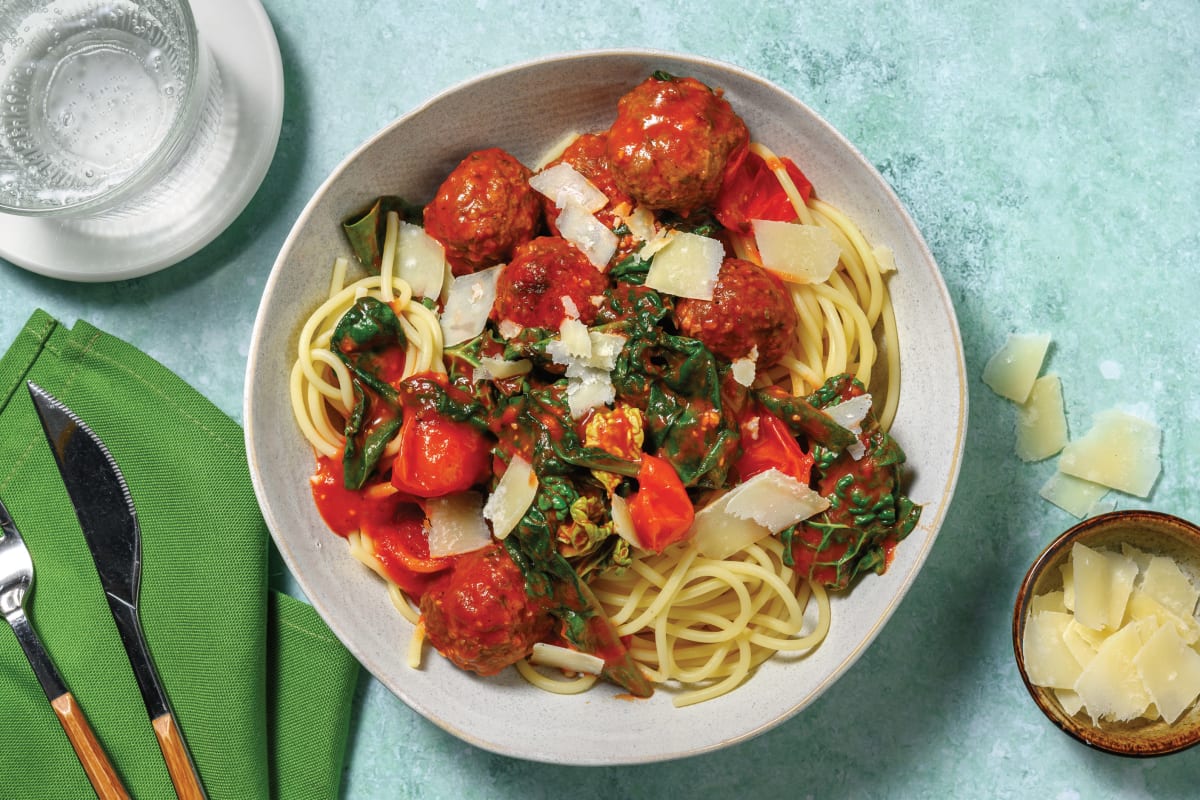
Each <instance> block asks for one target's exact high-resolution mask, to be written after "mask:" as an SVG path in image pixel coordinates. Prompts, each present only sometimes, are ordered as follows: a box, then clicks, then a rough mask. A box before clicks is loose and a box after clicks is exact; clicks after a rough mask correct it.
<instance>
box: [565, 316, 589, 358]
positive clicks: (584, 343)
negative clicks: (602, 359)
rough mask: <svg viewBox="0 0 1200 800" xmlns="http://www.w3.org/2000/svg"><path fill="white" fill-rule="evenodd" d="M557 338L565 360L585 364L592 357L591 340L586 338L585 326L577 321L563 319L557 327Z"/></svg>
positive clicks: (586, 330)
mask: <svg viewBox="0 0 1200 800" xmlns="http://www.w3.org/2000/svg"><path fill="white" fill-rule="evenodd" d="M558 336H559V338H560V339H561V340H562V346H563V353H564V356H565V357H566V358H569V359H578V360H580V361H583V362H585V363H586V361H587V359H589V358H591V357H592V340H591V337H589V336H588V328H587V325H584V324H583V323H582V322H580V321H579V320H577V319H565V320H563V323H562V325H560V326H559V327H558Z"/></svg>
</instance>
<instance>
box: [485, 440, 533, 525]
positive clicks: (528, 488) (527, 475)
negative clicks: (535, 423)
mask: <svg viewBox="0 0 1200 800" xmlns="http://www.w3.org/2000/svg"><path fill="white" fill-rule="evenodd" d="M537 490H538V477H537V474H536V473H535V472H534V471H533V467H531V466H530V465H529V462H528V461H526V460H525V459H523V458H521V457H520V456H519V455H513V457H512V461H510V462H509V463H508V469H506V470H504V474H503V475H501V476H500V480H499V481H498V482H497V483H496V488H495V489H493V490H492V493H491V495H490V496H489V497H488V500H487V503H485V504H484V506H483V518H484V519H486V520H488V521H489V522H491V523H492V534H493V535H494V536H495V537H496V538H497V539H503V538H504V537H506V536H508V534H509V533H511V532H512V529H513V528H515V527H517V523H518V522H520V521H521V518H522V517H524V516H525V512H526V511H528V510H529V506H530V505H532V504H533V498H534V497H535V496H536V495H537Z"/></svg>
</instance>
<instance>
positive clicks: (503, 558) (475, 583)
mask: <svg viewBox="0 0 1200 800" xmlns="http://www.w3.org/2000/svg"><path fill="white" fill-rule="evenodd" d="M421 617H422V619H423V620H424V622H425V635H426V636H427V637H428V638H429V641H430V642H431V643H432V644H433V646H434V647H436V648H437V650H438V652H439V653H441V654H442V655H444V656H445V657H446V658H448V659H450V660H451V661H452V662H454V664H455V665H456V666H458V667H460V668H461V669H466V670H471V671H472V672H477V673H479V674H480V675H495V674H496V673H497V672H499V671H500V670H502V669H504V668H505V667H507V666H509V665H510V664H514V663H516V662H517V661H520V660H521V659H522V658H525V657H526V656H527V655H529V653H530V652H532V650H533V646H534V645H535V644H536V643H537V642H540V641H544V640H545V639H546V638H547V637H548V636H549V635H550V634H551V632H552V631H553V628H554V618H553V617H551V616H550V614H549V612H548V611H547V610H546V609H545V608H544V606H543V604H541V603H539V602H537V601H536V600H534V599H532V598H530V597H529V595H528V594H526V592H525V576H524V575H522V574H521V568H520V567H518V566H517V565H516V564H515V563H513V560H512V558H510V557H509V555H508V551H507V550H505V549H504V546H503V545H499V544H493V545H491V546H489V547H485V548H483V549H482V550H476V551H475V552H473V553H467V554H466V555H464V556H462V557H461V558H460V559H459V560H458V562H457V563H456V564H455V566H454V571H453V573H451V575H450V579H449V581H447V582H446V583H444V584H441V585H439V586H438V587H437V588H434V589H431V590H430V591H428V592H426V593H425V595H424V596H422V597H421Z"/></svg>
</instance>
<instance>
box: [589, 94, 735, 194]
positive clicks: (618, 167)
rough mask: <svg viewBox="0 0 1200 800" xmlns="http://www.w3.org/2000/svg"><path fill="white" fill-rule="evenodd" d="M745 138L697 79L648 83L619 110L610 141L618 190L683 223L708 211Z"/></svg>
mask: <svg viewBox="0 0 1200 800" xmlns="http://www.w3.org/2000/svg"><path fill="white" fill-rule="evenodd" d="M749 142H750V132H749V131H748V130H747V129H746V123H745V122H743V121H742V118H741V117H739V116H738V115H737V114H736V113H735V112H734V110H733V108H732V107H730V105H729V103H728V102H727V101H726V100H725V99H724V98H723V97H721V95H720V94H719V93H718V92H714V91H713V90H712V89H710V88H708V87H707V86H705V85H704V84H703V83H701V82H700V81H698V80H696V79H695V78H667V79H662V78H658V77H651V78H647V79H646V80H645V81H643V82H642V83H640V84H638V85H637V86H636V87H634V88H633V89H632V90H631V91H630V92H629V93H627V94H626V95H625V96H624V97H622V98H621V99H620V101H618V103H617V118H616V120H615V121H614V122H613V125H612V128H611V129H610V130H609V133H608V160H609V164H610V165H611V168H612V173H613V178H614V180H615V181H616V184H617V186H618V187H619V188H621V189H622V190H623V191H624V192H625V193H626V194H628V195H629V196H630V197H632V198H634V199H635V200H636V201H637V202H639V203H641V204H642V205H644V206H646V207H648V208H651V209H656V210H659V209H665V210H669V211H675V212H677V213H679V214H682V215H684V216H686V215H688V214H690V213H692V212H693V211H696V210H697V209H700V208H703V207H705V206H707V205H710V204H711V203H712V201H713V200H714V199H715V198H716V196H717V192H718V191H719V190H720V188H721V181H722V179H723V178H724V175H725V168H726V165H727V164H729V163H730V159H731V158H732V159H733V160H734V164H735V165H736V163H737V162H738V161H739V160H740V159H741V158H743V157H744V156H745V153H746V150H747V147H748V145H749Z"/></svg>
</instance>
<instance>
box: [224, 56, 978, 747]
mask: <svg viewBox="0 0 1200 800" xmlns="http://www.w3.org/2000/svg"><path fill="white" fill-rule="evenodd" d="M597 57H600V58H614V59H619V58H638V59H657V58H661V59H665V60H670V61H674V62H685V63H687V64H691V65H696V66H699V67H703V68H708V69H712V70H718V71H721V72H726V73H729V74H731V75H735V76H737V77H739V78H740V79H742V80H744V81H746V82H747V83H752V84H756V85H758V86H760V87H764V88H766V89H769V90H770V91H772V92H775V93H778V94H781V95H784V96H786V97H787V98H789V100H790V102H791V103H794V104H795V105H796V106H797V107H798V108H799V109H801V110H802V111H803V113H804V114H805V115H806V116H807V117H808V118H809V122H810V123H811V124H813V125H814V127H816V128H818V129H819V130H820V131H821V133H822V134H823V135H824V136H827V137H828V138H829V139H830V140H832V141H834V142H835V143H836V145H837V146H838V147H839V148H841V149H842V151H843V152H844V153H845V154H846V155H847V156H848V157H849V158H851V159H852V160H853V162H854V163H855V164H856V165H857V166H858V167H859V168H860V169H861V170H863V172H864V174H866V175H869V176H870V178H871V180H872V182H873V184H874V185H875V186H876V187H877V189H878V190H880V191H882V192H883V193H884V194H885V195H886V197H887V198H888V201H889V202H888V206H889V207H890V208H893V209H895V210H897V211H898V213H899V221H898V222H897V226H898V227H901V228H903V229H904V230H905V231H906V235H907V236H908V237H909V239H910V240H911V242H912V244H913V246H914V247H915V248H916V250H917V251H918V252H919V253H920V256H921V259H922V260H923V261H924V262H926V263H927V264H929V265H930V266H931V267H932V269H933V273H934V276H935V278H936V283H937V291H936V293H932V294H934V295H935V296H931V297H930V300H931V302H934V303H935V304H936V305H937V306H938V308H939V313H944V314H945V317H946V318H945V320H944V322H945V323H946V324H948V325H949V328H950V329H951V330H952V332H953V336H952V339H953V341H952V347H953V352H952V353H950V354H948V355H949V358H952V360H953V362H954V369H953V377H952V378H951V380H952V381H953V382H954V385H955V387H956V390H955V391H954V393H953V395H954V396H953V400H952V402H953V404H954V406H955V408H956V411H957V413H956V415H955V418H954V419H953V420H952V422H951V428H952V436H951V438H952V441H953V448H952V453H951V454H950V455H949V457H948V458H947V463H946V467H947V472H946V474H945V475H944V476H939V477H938V479H937V483H938V491H937V493H936V495H931V502H935V503H936V508H935V509H931V510H934V511H936V514H930V515H928V516H927V517H924V518H923V519H922V524H921V527H922V528H926V527H927V528H928V534H927V536H926V537H925V538H924V540H923V541H922V542H920V543H919V544H920V547H919V549H915V550H914V551H913V556H912V560H911V564H910V565H909V566H908V568H907V569H908V572H907V574H906V577H905V579H904V583H903V586H902V587H901V588H900V589H899V590H898V591H896V592H895V593H894V594H889V595H888V599H887V602H886V603H885V604H884V605H883V607H881V609H880V612H879V616H878V618H877V619H875V620H873V621H872V622H871V624H870V626H869V630H868V631H867V632H866V634H865V636H864V637H863V638H862V640H861V641H858V642H857V643H856V644H855V646H854V647H852V648H851V649H849V650H848V651H847V652H846V653H844V655H843V656H842V657H841V658H840V660H839V661H838V663H837V664H836V665H835V668H834V669H833V670H832V671H831V672H830V673H829V674H828V675H826V676H825V677H823V678H822V680H821V682H820V683H819V684H818V685H817V686H815V687H814V688H813V689H812V691H810V692H808V693H806V694H805V695H804V696H803V697H798V698H793V699H792V700H790V701H789V703H787V704H785V705H783V706H781V707H780V708H779V709H778V710H777V712H776V713H774V714H773V715H772V716H771V719H769V720H766V721H760V722H758V723H757V724H755V725H753V726H750V727H747V728H744V729H739V730H737V731H736V732H734V733H732V734H730V735H728V736H726V737H722V738H721V739H720V740H719V741H711V742H707V743H699V744H692V745H689V746H687V747H686V748H685V749H682V750H678V749H662V750H660V751H657V752H654V753H651V754H640V755H637V756H629V755H619V756H616V757H615V758H614V757H612V756H607V757H605V758H604V759H603V760H598V759H589V758H583V759H581V758H578V757H571V758H565V757H555V756H553V755H547V754H534V753H526V752H516V751H513V750H509V749H503V748H500V749H498V747H497V744H496V743H495V742H491V741H488V740H484V739H480V738H478V737H477V736H476V735H474V734H473V733H471V732H470V731H466V730H463V729H461V728H459V727H457V726H456V725H454V724H453V723H450V722H449V721H448V720H446V719H444V718H442V717H441V716H439V715H438V714H437V713H436V712H434V711H433V710H432V709H431V708H430V707H429V706H428V705H427V704H426V703H424V702H422V701H421V700H419V699H418V697H415V696H410V695H409V693H406V692H405V691H403V690H401V689H398V688H397V687H396V686H394V685H393V684H392V683H391V682H389V681H388V680H386V679H384V678H382V677H380V671H379V668H378V665H377V664H376V663H375V662H374V660H373V659H371V658H370V657H369V655H367V654H365V653H364V652H363V651H362V650H361V648H360V647H357V646H353V645H351V644H349V643H347V646H348V648H349V649H350V651H351V652H352V653H353V654H354V655H355V658H356V659H358V660H359V661H360V662H362V663H363V666H364V667H365V668H366V670H367V671H368V672H369V673H371V674H372V675H373V676H375V677H376V678H377V679H378V680H380V682H381V683H382V684H383V685H384V686H385V687H386V688H387V689H388V690H389V692H391V693H392V694H394V695H396V696H397V697H399V699H401V700H402V701H403V702H404V703H405V704H406V705H408V706H409V707H410V708H412V709H413V710H414V711H416V712H418V713H419V714H420V715H421V716H423V717H425V718H426V720H427V721H429V722H432V723H433V724H435V725H437V726H438V727H440V728H442V729H443V730H445V731H447V732H449V733H451V734H453V735H454V736H456V737H457V738H459V739H461V740H463V741H465V742H469V743H471V744H473V745H475V746H477V747H481V748H483V749H485V750H490V751H493V752H498V753H502V754H505V755H509V756H515V757H519V758H524V759H529V760H535V761H542V762H545V763H557V764H571V765H593V764H639V763H654V762H661V761H666V760H671V759H677V758H682V757H687V756H692V755H698V754H703V753H709V752H713V751H716V750H720V749H723V748H725V747H728V746H730V745H733V744H737V743H739V742H744V741H747V740H749V739H751V738H754V737H755V736H758V735H760V734H762V733H764V732H765V731H767V730H769V729H771V728H773V727H775V726H777V725H779V724H781V723H783V722H785V721H786V720H788V719H790V718H792V717H793V716H795V715H796V714H797V713H799V712H800V711H801V710H803V709H804V708H806V707H808V706H809V705H810V704H811V703H813V702H814V701H815V699H816V698H817V697H818V696H819V695H820V694H822V693H823V692H824V691H826V690H827V689H828V688H829V687H830V686H832V685H833V684H834V683H835V682H836V681H837V680H839V679H840V678H841V677H842V676H843V675H844V674H845V673H846V672H847V671H848V670H849V669H850V667H851V666H853V665H854V664H855V663H856V662H857V661H858V659H859V658H860V657H861V656H862V655H863V653H865V651H866V650H867V649H868V647H869V646H870V645H871V644H872V643H873V642H874V641H875V639H876V638H877V636H878V634H879V632H880V631H881V630H882V628H883V627H884V625H885V624H886V623H887V622H888V621H889V620H890V619H891V617H892V616H893V615H894V613H895V612H896V610H897V609H898V608H899V606H900V604H901V602H902V601H903V599H904V597H905V596H906V595H907V593H908V592H909V591H910V590H911V588H912V584H913V583H914V582H915V579H916V577H917V575H918V574H919V573H920V571H921V569H922V568H923V566H924V564H925V562H926V561H927V559H928V555H929V553H930V552H931V551H932V549H933V546H934V544H935V542H936V540H937V537H938V533H939V532H940V530H941V528H942V526H943V524H944V523H945V520H946V517H947V514H948V511H949V507H950V505H951V500H952V498H953V495H954V491H955V488H956V486H957V481H958V478H959V476H960V474H961V468H962V462H963V458H964V452H965V440H966V430H967V424H968V419H969V413H968V397H969V395H968V385H967V379H966V367H965V358H964V354H963V343H962V336H961V331H960V328H959V326H958V320H957V316H956V314H955V310H954V305H953V302H952V300H951V298H950V295H949V290H948V288H947V287H946V285H945V282H944V280H943V279H942V278H941V274H940V270H938V268H937V262H936V260H935V259H934V257H933V255H932V253H931V252H930V250H929V246H928V244H927V243H926V241H925V239H924V237H923V236H922V235H921V233H920V230H919V229H918V227H917V225H916V222H915V221H914V220H913V218H912V216H911V214H910V213H909V211H908V209H907V208H906V206H905V205H904V204H903V203H902V202H901V200H900V199H899V197H898V196H897V195H896V192H895V190H894V189H893V188H892V186H891V185H890V184H889V183H888V182H887V180H886V179H884V178H883V176H882V175H881V174H880V173H879V171H878V170H877V169H876V168H875V166H874V165H873V164H872V163H871V162H870V161H868V160H867V158H866V157H865V156H864V155H863V154H862V152H861V151H859V150H858V148H857V147H855V146H854V145H853V144H852V143H851V142H850V141H849V140H848V139H847V138H846V137H845V135H843V134H842V133H841V132H840V131H838V130H837V129H836V128H834V127H833V125H832V124H831V123H829V122H828V121H827V120H826V119H825V118H824V117H822V116H821V115H820V114H818V113H817V112H816V111H814V110H813V109H812V108H811V107H809V106H808V105H806V104H805V103H804V102H803V101H802V100H800V99H799V98H798V97H797V96H796V95H795V94H794V93H793V92H791V91H789V90H786V89H784V88H783V87H781V86H779V85H778V84H776V83H774V82H772V81H770V80H768V79H766V78H764V77H762V76H761V75H758V74H756V73H754V72H751V71H749V70H747V69H745V68H743V67H739V66H736V65H733V64H730V63H728V62H724V61H720V60H717V59H713V58H709V57H707V56H702V55H697V54H693V53H684V52H675V51H668V50H662V49H655V48H604V49H591V50H580V51H564V52H559V53H554V54H549V55H543V56H539V57H537V58H533V59H528V60H523V61H519V62H515V63H512V64H508V65H504V66H501V67H498V68H496V69H492V70H489V71H486V72H482V73H479V74H476V75H474V76H472V77H469V78H467V79H465V80H462V81H459V82H457V83H454V84H452V85H450V86H449V87H448V88H446V89H443V90H441V91H439V92H437V93H435V94H433V95H431V96H429V97H428V99H426V100H424V101H422V102H421V103H419V104H418V105H415V106H414V107H413V108H412V109H411V110H409V111H407V112H405V113H404V114H402V115H400V116H399V117H397V118H396V119H395V120H393V121H391V122H389V123H388V124H386V125H384V126H383V127H382V128H380V129H379V130H377V131H376V132H375V133H373V134H371V135H370V136H368V137H366V138H365V139H364V140H362V141H361V142H360V143H359V144H358V145H356V146H355V147H354V148H353V149H352V150H351V151H350V152H349V153H348V154H347V155H346V156H345V157H344V158H343V159H342V160H341V161H340V162H338V163H337V164H336V166H334V167H333V168H332V170H331V171H330V173H329V174H328V176H327V177H326V178H325V179H324V180H323V181H322V182H321V183H320V185H319V186H318V187H317V188H316V189H314V191H313V193H312V195H311V197H310V198H309V200H308V201H307V202H306V204H305V206H304V207H303V208H302V210H301V211H300V213H299V214H298V215H297V217H296V220H295V222H294V223H293V227H292V228H291V230H290V231H289V233H288V236H287V237H286V239H285V240H284V242H283V243H282V244H281V246H280V250H279V253H278V255H277V257H276V260H275V262H274V264H273V265H272V271H271V275H270V276H269V277H268V281H267V284H266V285H265V287H264V290H263V303H264V304H266V303H267V301H268V300H269V299H270V298H271V297H272V296H273V295H274V294H275V292H276V291H277V289H278V284H279V283H280V282H281V266H282V265H284V264H285V263H286V262H287V261H288V259H289V258H290V257H291V256H292V253H293V251H294V250H295V248H296V246H297V243H298V242H299V241H300V240H301V239H302V238H303V235H304V233H303V232H304V229H305V228H306V227H307V226H309V225H311V223H312V219H311V217H312V214H313V213H314V209H315V208H316V207H317V206H318V204H319V202H320V199H321V197H322V196H323V195H325V194H326V193H328V192H330V191H331V188H332V187H333V186H334V185H335V184H336V183H337V182H338V181H339V180H340V179H341V178H342V177H343V175H344V173H345V172H346V170H347V169H348V168H349V167H350V165H351V164H352V163H353V162H354V161H355V160H356V159H358V158H359V157H360V156H361V155H362V154H363V153H364V152H365V151H367V150H368V149H370V148H372V147H374V146H375V145H377V144H378V143H379V141H380V140H381V139H383V138H385V137H388V136H390V135H392V134H393V131H394V130H395V129H396V128H397V127H399V126H401V125H403V124H404V123H405V122H407V121H408V120H410V119H412V118H413V117H415V116H417V115H420V114H422V113H424V112H426V111H427V110H428V109H429V108H430V107H432V106H435V105H436V104H438V103H439V102H441V101H442V100H443V99H445V98H447V97H448V96H450V95H452V94H454V93H456V92H459V91H462V90H464V89H467V88H470V87H472V86H475V85H478V84H484V83H488V82H491V81H494V80H496V79H498V78H502V77H504V76H506V75H509V74H512V73H516V72H520V71H522V70H526V69H529V68H533V67H539V66H542V67H545V66H552V65H556V64H562V63H565V62H568V61H580V60H587V59H592V58H597ZM261 310H262V307H261V306H260V312H261ZM267 324H268V323H267V321H266V320H265V319H264V318H263V316H262V314H261V313H260V314H259V316H258V317H257V318H256V322H255V326H254V331H253V335H252V343H254V344H255V346H253V347H251V350H250V354H249V357H248V360H247V384H248V391H247V393H246V395H245V399H244V403H243V411H244V419H245V420H246V423H245V427H246V437H247V449H248V454H249V455H250V457H251V460H252V469H251V473H252V479H253V482H254V485H255V490H256V492H258V493H259V496H260V498H262V497H264V494H265V486H264V483H263V480H264V479H263V476H261V475H260V474H259V473H258V471H257V470H256V469H254V459H255V458H256V455H255V449H256V448H255V441H254V428H255V424H254V420H255V416H256V411H255V409H254V407H253V400H254V395H255V392H254V391H252V389H253V386H254V375H255V372H256V371H257V370H258V368H259V367H260V359H264V358H266V356H265V354H263V353H260V352H259V346H258V344H259V340H260V338H261V337H262V335H263V329H264V328H265V326H266V325H267ZM934 498H936V500H935V499H934ZM264 512H265V516H266V518H267V521H268V527H269V529H270V530H271V533H272V538H273V540H274V541H275V544H276V546H277V547H278V548H279V552H280V555H281V556H282V558H283V560H284V562H285V563H286V564H287V566H288V568H289V570H290V571H291V572H292V573H293V574H294V575H295V573H296V564H297V563H298V562H297V558H296V555H295V553H294V552H293V550H292V548H291V546H290V545H289V543H288V542H286V541H281V537H280V536H279V535H278V533H277V531H278V528H279V526H278V524H277V520H276V519H275V518H274V517H273V515H272V514H271V512H270V510H269V509H264ZM913 544H914V545H916V544H918V543H917V542H914V543H913ZM295 577H296V581H297V584H298V585H299V587H300V588H301V589H302V590H303V591H304V592H305V595H306V596H308V597H309V598H310V602H311V603H312V604H313V605H314V607H315V608H316V609H317V611H318V612H319V613H320V614H321V616H322V617H323V618H325V619H327V620H328V619H330V614H329V611H330V609H329V608H328V607H327V605H326V603H325V602H323V600H322V599H321V598H317V597H312V596H311V594H310V593H309V591H308V586H307V581H306V580H305V578H303V577H301V576H300V575H295ZM334 616H336V615H334ZM330 627H331V628H332V629H333V631H334V632H335V634H336V635H338V637H339V638H342V635H341V634H342V627H343V626H342V625H340V624H339V623H338V622H336V621H334V622H331V623H330ZM343 641H345V640H344V639H343ZM383 672H386V670H384V671H383Z"/></svg>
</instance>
